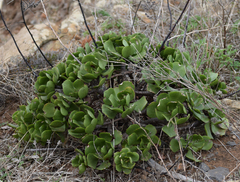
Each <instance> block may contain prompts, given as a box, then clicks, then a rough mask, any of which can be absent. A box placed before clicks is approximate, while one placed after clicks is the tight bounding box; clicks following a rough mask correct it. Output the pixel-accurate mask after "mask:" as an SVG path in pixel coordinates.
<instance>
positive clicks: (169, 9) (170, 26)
mask: <svg viewBox="0 0 240 182" xmlns="http://www.w3.org/2000/svg"><path fill="white" fill-rule="evenodd" d="M167 5H168V11H169V15H170V23H169V32H170V31H171V29H172V12H171V8H170V4H169V0H167ZM170 37H171V35H170V36H169V38H170ZM167 46H169V40H168V41H167Z"/></svg>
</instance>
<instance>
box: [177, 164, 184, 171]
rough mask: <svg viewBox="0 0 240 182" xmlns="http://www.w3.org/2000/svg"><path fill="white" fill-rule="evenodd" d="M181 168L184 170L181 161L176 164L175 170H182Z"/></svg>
mask: <svg viewBox="0 0 240 182" xmlns="http://www.w3.org/2000/svg"><path fill="white" fill-rule="evenodd" d="M183 170H184V167H183V163H180V164H178V166H177V171H183Z"/></svg>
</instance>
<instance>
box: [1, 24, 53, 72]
mask: <svg viewBox="0 0 240 182" xmlns="http://www.w3.org/2000/svg"><path fill="white" fill-rule="evenodd" d="M52 27H53V28H54V29H55V30H56V29H57V27H56V26H55V24H52ZM29 29H30V31H31V33H32V35H33V37H34V39H35V41H36V42H37V44H38V46H39V47H41V46H42V45H43V44H45V43H46V42H48V41H49V40H53V39H56V38H55V35H54V34H53V32H52V30H51V29H50V28H49V27H48V26H47V25H45V24H37V25H34V26H29ZM14 38H15V40H16V42H17V45H18V46H19V49H20V50H21V52H22V54H23V55H24V56H27V55H30V54H32V53H34V52H35V51H36V50H37V47H36V46H35V44H34V43H33V40H32V38H31V36H30V34H29V33H28V31H27V29H26V28H25V27H23V28H22V29H21V30H20V31H19V32H18V34H17V35H14ZM0 55H1V63H0V72H2V71H3V70H5V68H6V67H9V66H16V65H17V64H18V62H17V60H19V59H11V58H12V57H20V54H19V52H18V50H17V48H16V46H15V44H14V43H13V40H12V39H10V40H8V41H7V42H6V43H5V44H4V45H3V46H1V47H0Z"/></svg>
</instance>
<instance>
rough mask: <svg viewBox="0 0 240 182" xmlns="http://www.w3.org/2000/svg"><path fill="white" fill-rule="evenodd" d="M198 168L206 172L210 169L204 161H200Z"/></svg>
mask: <svg viewBox="0 0 240 182" xmlns="http://www.w3.org/2000/svg"><path fill="white" fill-rule="evenodd" d="M199 168H200V169H202V170H203V171H205V172H208V171H209V170H210V168H209V167H208V165H207V164H205V163H204V162H202V163H201V164H200V165H199Z"/></svg>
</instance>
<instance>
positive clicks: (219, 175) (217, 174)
mask: <svg viewBox="0 0 240 182" xmlns="http://www.w3.org/2000/svg"><path fill="white" fill-rule="evenodd" d="M228 173H229V169H227V168H225V167H218V168H216V169H212V170H209V171H208V172H207V173H206V174H207V175H208V176H209V178H211V179H212V180H216V181H223V180H224V178H225V176H227V175H228Z"/></svg>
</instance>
